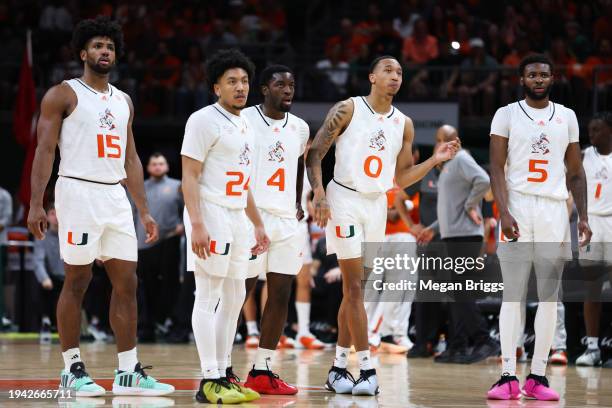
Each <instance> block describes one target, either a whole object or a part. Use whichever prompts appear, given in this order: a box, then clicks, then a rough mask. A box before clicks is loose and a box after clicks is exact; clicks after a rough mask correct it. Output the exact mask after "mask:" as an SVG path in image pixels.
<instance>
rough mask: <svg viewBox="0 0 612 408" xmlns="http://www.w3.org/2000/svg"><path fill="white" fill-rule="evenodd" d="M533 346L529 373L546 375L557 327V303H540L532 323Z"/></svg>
mask: <svg viewBox="0 0 612 408" xmlns="http://www.w3.org/2000/svg"><path fill="white" fill-rule="evenodd" d="M533 325H534V329H535V344H534V347H533V357H532V359H531V373H532V374H535V375H546V364H547V362H548V354H549V353H550V348H551V347H552V343H553V339H554V337H555V328H556V326H557V302H540V303H538V311H537V312H536V317H535V321H534V324H533Z"/></svg>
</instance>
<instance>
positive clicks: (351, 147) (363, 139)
mask: <svg viewBox="0 0 612 408" xmlns="http://www.w3.org/2000/svg"><path fill="white" fill-rule="evenodd" d="M351 99H352V100H353V105H354V109H353V117H352V118H351V122H350V123H349V125H348V126H347V128H346V130H345V131H344V132H343V133H342V134H341V135H340V136H338V138H337V139H336V164H335V167H334V180H336V181H337V182H338V183H340V184H341V185H343V186H345V187H349V188H352V189H354V190H356V191H358V192H360V193H365V194H370V193H384V192H386V191H387V190H389V189H390V188H392V187H393V178H394V177H395V162H396V161H397V155H398V154H399V152H400V150H401V148H402V144H403V140H404V124H405V119H406V117H405V116H404V114H402V113H401V112H400V111H399V110H398V109H395V107H391V110H390V111H389V112H387V113H385V114H379V113H376V112H374V110H373V109H372V108H371V107H370V105H368V102H367V101H366V99H365V98H364V97H363V96H359V97H354V98H351Z"/></svg>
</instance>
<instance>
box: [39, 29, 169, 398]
mask: <svg viewBox="0 0 612 408" xmlns="http://www.w3.org/2000/svg"><path fill="white" fill-rule="evenodd" d="M73 47H74V51H75V53H76V55H77V57H78V59H79V61H81V62H82V63H83V64H84V73H83V76H82V77H81V78H75V79H71V80H69V81H64V82H62V83H61V84H59V85H56V86H54V87H53V88H51V89H50V90H49V91H48V92H47V93H46V95H45V96H44V98H43V101H42V103H41V113H40V119H39V122H38V146H37V148H36V156H35V158H34V163H33V167H32V196H31V199H30V213H29V216H28V227H29V228H30V231H32V233H33V234H34V236H35V237H36V238H37V239H41V238H42V237H43V236H44V233H45V230H46V217H45V212H44V210H43V195H44V191H45V187H46V186H47V182H48V181H49V177H50V175H51V169H52V167H53V159H54V158H55V147H56V146H59V151H60V158H61V159H60V166H59V176H60V177H59V179H58V181H57V184H56V186H55V208H56V210H57V218H58V222H59V239H60V254H61V256H62V258H63V260H64V263H65V270H66V278H65V281H64V286H63V288H62V293H61V295H60V298H59V301H58V305H57V320H58V325H57V328H58V331H59V335H60V342H61V345H62V351H63V353H62V354H63V357H64V370H63V371H62V373H61V380H60V386H61V387H62V388H74V389H75V390H76V394H77V396H98V395H103V394H104V389H103V388H102V387H100V386H98V385H97V384H95V383H94V382H93V381H92V380H91V378H90V377H89V375H88V374H87V373H86V372H85V365H84V364H83V362H82V361H81V353H80V350H79V336H80V328H79V325H80V321H81V304H82V301H83V296H84V294H85V291H86V290H87V286H88V285H89V281H90V280H91V276H92V275H91V273H92V272H91V264H92V262H93V261H94V259H99V260H101V261H103V262H104V269H105V270H106V272H107V274H108V276H109V279H110V281H111V283H112V285H113V294H112V298H111V305H110V323H111V327H112V328H113V331H114V333H115V338H116V340H117V351H118V353H119V354H118V359H119V367H118V368H119V369H118V370H117V371H116V375H115V381H114V383H113V392H114V393H115V394H121V395H149V396H151V395H164V394H168V393H170V392H172V391H173V390H174V388H173V387H172V386H171V385H168V384H161V383H158V382H157V381H156V380H155V379H154V378H153V377H151V376H148V375H146V373H145V372H144V371H143V366H142V365H141V364H140V363H139V362H138V357H137V353H136V321H137V310H136V282H137V281H136V258H137V242H136V234H135V232H134V221H133V218H132V210H131V206H130V203H129V201H128V199H127V196H126V193H125V190H124V188H123V186H122V185H120V184H119V182H121V181H125V184H126V186H127V189H128V190H129V192H130V194H131V196H132V198H133V200H134V203H135V205H136V207H137V208H138V212H139V214H140V220H141V222H142V223H143V225H144V226H145V229H146V232H147V242H153V241H155V240H156V239H157V234H158V232H157V224H156V223H155V221H154V220H153V218H152V217H151V216H150V214H149V210H148V207H147V202H146V196H145V193H144V185H143V174H142V165H141V163H140V159H139V158H138V154H137V153H136V148H135V146H134V136H133V134H132V121H133V117H134V108H133V106H132V102H131V100H130V98H129V96H128V95H126V94H125V93H123V92H121V91H120V90H118V89H117V88H115V87H114V86H113V85H111V84H109V82H108V76H109V72H110V71H111V69H112V68H113V67H114V65H115V62H116V56H121V53H122V50H123V39H122V34H121V28H120V26H119V25H118V24H117V23H116V22H112V21H110V20H108V19H107V18H103V17H98V18H96V19H95V20H84V21H81V22H80V23H79V24H78V25H77V27H76V29H75V32H74V35H73Z"/></svg>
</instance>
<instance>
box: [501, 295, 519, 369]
mask: <svg viewBox="0 0 612 408" xmlns="http://www.w3.org/2000/svg"><path fill="white" fill-rule="evenodd" d="M521 307H522V303H521V302H502V305H501V309H500V311H499V340H500V343H501V351H502V375H504V374H508V375H512V376H514V375H516V343H517V341H518V333H519V331H520V330H521V327H522V325H521Z"/></svg>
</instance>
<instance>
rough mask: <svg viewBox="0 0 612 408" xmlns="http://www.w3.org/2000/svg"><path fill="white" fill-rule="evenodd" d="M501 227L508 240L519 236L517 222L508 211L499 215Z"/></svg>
mask: <svg viewBox="0 0 612 408" xmlns="http://www.w3.org/2000/svg"><path fill="white" fill-rule="evenodd" d="M500 221H501V229H502V233H503V234H504V236H505V237H506V238H507V239H508V240H509V241H514V240H517V239H518V237H520V236H521V234H520V232H519V227H518V223H517V222H516V220H515V219H514V217H513V216H512V215H510V213H506V214H502V215H501V217H500Z"/></svg>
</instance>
